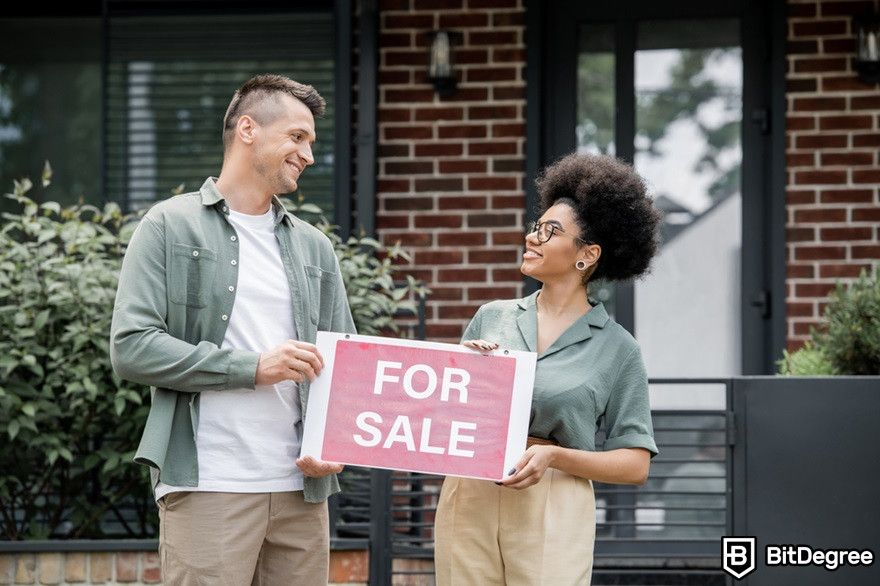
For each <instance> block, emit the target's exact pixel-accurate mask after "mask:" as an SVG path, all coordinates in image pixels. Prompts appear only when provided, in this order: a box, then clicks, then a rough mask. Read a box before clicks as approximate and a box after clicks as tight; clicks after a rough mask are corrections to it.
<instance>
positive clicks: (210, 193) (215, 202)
mask: <svg viewBox="0 0 880 586" xmlns="http://www.w3.org/2000/svg"><path fill="white" fill-rule="evenodd" d="M199 194H200V195H201V196H202V205H204V206H213V207H214V208H216V209H217V210H218V211H220V213H222V214H223V215H224V216H228V215H229V206H227V205H226V199H225V198H224V197H223V194H221V193H220V191H219V190H218V189H217V178H216V177H208V178H207V179H205V182H204V183H202V187H201V189H199ZM272 208H273V209H274V210H275V225H276V226H277V225H278V224H279V223H280V222H281V221H282V220H284V219H286V220H287V224H288V225H289V226H291V227H293V226H294V222H293V214H291V213H290V212H288V211H287V209H286V208H285V207H284V204H283V203H281V200H280V199H279V198H278V196H277V195H273V196H272Z"/></svg>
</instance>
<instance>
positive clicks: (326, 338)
mask: <svg viewBox="0 0 880 586" xmlns="http://www.w3.org/2000/svg"><path fill="white" fill-rule="evenodd" d="M339 340H350V341H354V342H366V343H372V344H386V345H390V346H406V347H408V348H423V349H425V350H443V351H444V352H460V353H462V354H475V353H478V352H476V351H475V350H471V349H470V348H466V347H465V346H462V345H461V344H444V343H440V342H424V341H421V340H409V339H406V338H383V337H380V336H362V335H360V334H340V333H337V332H318V335H317V339H316V342H315V345H316V346H317V347H318V351H319V352H320V353H321V356H322V357H323V358H324V368H323V370H321V374H320V375H319V376H318V377H317V378H315V380H314V381H312V383H311V384H310V385H309V401H308V405H307V406H306V410H305V411H306V412H305V414H304V422H303V441H302V449H301V456H302V457H305V456H312V457H314V458H316V459H318V460H322V459H323V458H322V457H321V452H322V450H323V443H324V442H323V439H324V432H325V430H326V426H327V408H328V407H329V404H330V383H331V376H330V373H332V372H333V366H334V364H335V361H336V342H338V341H339ZM487 354H488V355H490V356H510V357H511V358H515V359H516V371H515V375H514V386H513V393H512V394H511V409H510V421H509V423H508V427H507V447H506V449H505V452H504V468H503V473H504V476H503V477H506V476H509V474H508V473H509V472H510V471H511V470H512V469H513V468H514V467H515V466H516V464H517V462H519V460H520V458H521V457H522V454H523V452H525V449H526V442H527V440H528V435H529V418H530V416H531V404H532V392H533V390H534V389H533V385H534V380H535V366H536V363H537V359H538V355H537V354H535V353H534V352H522V351H519V350H506V349H504V348H499V349H497V350H494V351H492V352H488V353H487ZM514 405H527V406H528V407H527V408H526V409H520V410H515V409H514V408H513V407H514ZM316 413H317V417H316ZM340 463H341V464H350V465H352V466H360V465H361V464H351V463H349V462H340ZM370 467H371V468H382V467H381V466H370ZM385 469H386V470H388V469H390V468H385ZM393 470H402V471H404V472H418V473H425V471H424V470H409V469H406V468H393ZM503 477H502V478H503ZM464 478H473V477H468V476H464ZM502 478H496V479H495V480H501V479H502Z"/></svg>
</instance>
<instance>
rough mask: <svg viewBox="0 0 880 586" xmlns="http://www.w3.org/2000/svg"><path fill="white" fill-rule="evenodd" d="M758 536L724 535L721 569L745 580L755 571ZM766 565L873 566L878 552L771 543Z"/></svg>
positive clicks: (829, 569) (766, 552) (834, 568)
mask: <svg viewBox="0 0 880 586" xmlns="http://www.w3.org/2000/svg"><path fill="white" fill-rule="evenodd" d="M757 541H758V540H757V539H756V538H755V537H753V536H748V537H729V536H728V537H722V538H721V568H722V569H723V570H724V571H725V572H727V573H728V574H730V575H731V576H733V577H734V578H736V579H737V580H742V579H743V578H744V577H746V576H747V575H748V574H750V573H752V572H754V571H755V568H756V566H757V564H756V563H755V561H756V560H755V558H756V550H757ZM764 564H765V565H766V566H819V567H822V568H824V569H825V570H826V571H828V572H833V571H835V570H837V569H838V568H841V567H843V566H870V565H873V564H874V552H873V551H872V550H870V549H843V548H832V549H816V548H813V547H812V546H809V545H801V544H796V545H776V544H773V545H767V546H766V547H765V549H764Z"/></svg>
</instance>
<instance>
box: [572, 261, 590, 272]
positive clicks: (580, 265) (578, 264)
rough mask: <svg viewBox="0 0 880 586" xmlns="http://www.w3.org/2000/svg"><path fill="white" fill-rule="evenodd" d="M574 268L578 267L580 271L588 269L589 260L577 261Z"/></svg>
mask: <svg viewBox="0 0 880 586" xmlns="http://www.w3.org/2000/svg"><path fill="white" fill-rule="evenodd" d="M574 268H576V269H577V270H579V271H585V270H587V261H585V260H579V261H577V262H576V263H574Z"/></svg>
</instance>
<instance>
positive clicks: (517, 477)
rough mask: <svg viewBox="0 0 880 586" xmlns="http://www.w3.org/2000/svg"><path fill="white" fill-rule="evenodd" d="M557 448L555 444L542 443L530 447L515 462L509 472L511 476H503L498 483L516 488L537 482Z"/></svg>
mask: <svg viewBox="0 0 880 586" xmlns="http://www.w3.org/2000/svg"><path fill="white" fill-rule="evenodd" d="M558 449H559V448H558V447H557V446H544V445H537V446H532V447H530V448H529V449H527V450H526V452H525V454H523V457H522V458H520V460H519V462H517V463H516V468H514V469H513V471H512V472H511V474H513V476H510V477H508V478H505V479H504V480H502V481H501V482H499V484H501V485H502V486H507V487H509V488H516V489H523V488H528V487H530V486H532V485H533V484H538V482H540V481H541V478H543V476H544V473H545V472H546V471H547V468H549V467H550V466H552V465H553V459H554V457H555V455H556V452H557V450H558Z"/></svg>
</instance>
